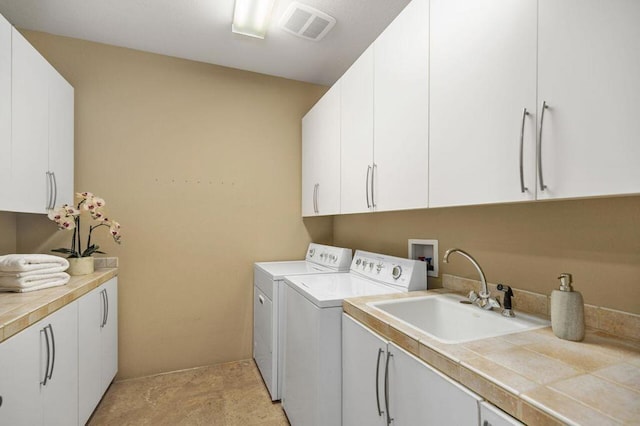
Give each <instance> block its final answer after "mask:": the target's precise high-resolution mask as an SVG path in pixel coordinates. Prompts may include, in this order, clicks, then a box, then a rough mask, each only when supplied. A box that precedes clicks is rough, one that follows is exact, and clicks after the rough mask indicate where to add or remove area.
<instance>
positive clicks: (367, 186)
mask: <svg viewBox="0 0 640 426" xmlns="http://www.w3.org/2000/svg"><path fill="white" fill-rule="evenodd" d="M369 174H371V166H367V180H366V181H365V184H364V190H365V192H366V193H367V208H368V209H370V208H371V203H370V202H369Z"/></svg>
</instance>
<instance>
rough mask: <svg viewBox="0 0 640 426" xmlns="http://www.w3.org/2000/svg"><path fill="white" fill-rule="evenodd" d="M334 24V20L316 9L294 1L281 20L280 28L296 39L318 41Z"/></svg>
mask: <svg viewBox="0 0 640 426" xmlns="http://www.w3.org/2000/svg"><path fill="white" fill-rule="evenodd" d="M335 24H336V20H335V19H334V18H332V17H331V16H329V15H327V14H326V13H324V12H320V11H319V10H318V9H314V8H313V7H311V6H307V5H306V4H301V3H298V2H296V1H294V2H291V4H290V5H289V7H288V8H287V10H286V12H285V13H284V15H282V19H281V20H280V28H282V29H283V30H285V31H287V32H290V33H291V34H293V35H296V36H298V37H302V38H306V39H307V40H313V41H318V40H320V39H322V38H323V37H324V36H325V35H327V33H328V32H329V30H331V28H333V26H334V25H335Z"/></svg>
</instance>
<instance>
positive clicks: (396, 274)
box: [391, 265, 402, 280]
mask: <svg viewBox="0 0 640 426" xmlns="http://www.w3.org/2000/svg"><path fill="white" fill-rule="evenodd" d="M401 275H402V266H400V265H396V266H394V267H393V269H392V270H391V276H392V277H393V279H394V280H397V279H398V278H400V276H401Z"/></svg>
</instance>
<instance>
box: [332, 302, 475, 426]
mask: <svg viewBox="0 0 640 426" xmlns="http://www.w3.org/2000/svg"><path fill="white" fill-rule="evenodd" d="M480 401H481V398H480V397H479V396H478V395H476V394H474V393H473V392H471V391H469V390H468V389H466V388H465V387H463V386H461V385H460V384H458V383H456V382H454V381H453V380H451V379H449V378H448V377H446V376H444V375H443V374H441V373H440V372H438V371H436V370H435V369H433V368H432V367H430V366H429V365H427V364H425V363H424V362H423V361H421V360H419V359H418V358H416V357H414V356H413V355H411V354H409V353H408V352H406V351H405V350H403V349H401V348H400V347H398V346H396V345H395V344H393V343H391V342H388V341H386V340H384V339H383V338H381V337H380V336H378V335H377V334H375V333H374V332H372V331H371V330H369V329H368V328H366V327H365V326H363V325H361V324H360V323H358V322H357V321H355V320H354V319H352V318H351V317H349V316H347V315H345V314H343V318H342V407H343V409H342V423H343V425H344V426H349V425H362V424H367V425H386V424H390V423H393V425H394V426H402V425H418V424H422V425H460V426H464V425H470V426H471V425H477V424H478V422H479V413H478V404H479V402H480Z"/></svg>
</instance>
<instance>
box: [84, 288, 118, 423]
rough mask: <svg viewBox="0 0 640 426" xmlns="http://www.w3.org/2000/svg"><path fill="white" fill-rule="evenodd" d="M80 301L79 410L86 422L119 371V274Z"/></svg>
mask: <svg viewBox="0 0 640 426" xmlns="http://www.w3.org/2000/svg"><path fill="white" fill-rule="evenodd" d="M78 302H79V312H78V317H79V329H78V330H79V332H78V342H79V347H80V350H79V360H78V370H79V389H80V397H79V410H78V412H79V417H80V424H85V423H86V422H87V420H88V419H89V417H90V416H91V413H93V410H94V409H95V408H96V406H97V405H98V403H99V402H100V399H101V398H102V395H104V393H105V392H106V390H107V388H108V387H109V384H110V383H111V381H112V380H113V378H114V377H115V375H116V372H117V371H118V278H117V277H116V278H112V279H110V280H109V281H107V282H106V283H104V284H102V285H101V286H100V287H98V288H96V289H94V290H92V291H91V292H90V293H88V294H87V295H86V296H83V297H82V298H81V299H80V300H79V301H78Z"/></svg>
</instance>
